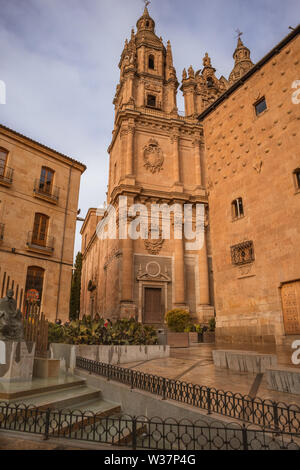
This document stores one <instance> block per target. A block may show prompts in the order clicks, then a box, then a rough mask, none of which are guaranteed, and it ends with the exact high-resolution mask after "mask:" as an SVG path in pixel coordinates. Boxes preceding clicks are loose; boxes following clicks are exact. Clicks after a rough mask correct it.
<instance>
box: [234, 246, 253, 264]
mask: <svg viewBox="0 0 300 470" xmlns="http://www.w3.org/2000/svg"><path fill="white" fill-rule="evenodd" d="M231 259H232V264H234V265H236V266H239V265H242V264H248V263H252V262H253V261H254V246H253V242H252V241H249V242H243V243H240V244H239V245H235V246H232V247H231Z"/></svg>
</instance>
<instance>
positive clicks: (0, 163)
mask: <svg viewBox="0 0 300 470" xmlns="http://www.w3.org/2000/svg"><path fill="white" fill-rule="evenodd" d="M7 155H8V151H7V150H5V149H2V148H0V176H4V172H5V167H6V162H7Z"/></svg>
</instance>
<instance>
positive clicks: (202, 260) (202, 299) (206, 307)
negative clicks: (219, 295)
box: [197, 219, 214, 324]
mask: <svg viewBox="0 0 300 470" xmlns="http://www.w3.org/2000/svg"><path fill="white" fill-rule="evenodd" d="M207 224H208V222H207V219H205V227H204V243H203V247H202V249H201V250H200V251H199V305H198V309H197V315H198V319H199V321H200V322H201V323H206V324H208V322H209V320H210V319H211V318H212V317H213V316H214V307H213V306H212V305H210V294H209V273H208V261H207V243H206V228H207Z"/></svg>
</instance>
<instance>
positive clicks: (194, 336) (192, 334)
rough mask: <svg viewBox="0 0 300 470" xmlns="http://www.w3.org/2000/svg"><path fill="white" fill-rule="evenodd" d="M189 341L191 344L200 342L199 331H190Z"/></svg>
mask: <svg viewBox="0 0 300 470" xmlns="http://www.w3.org/2000/svg"><path fill="white" fill-rule="evenodd" d="M189 343H190V346H193V344H198V343H199V341H198V333H196V332H190V333H189Z"/></svg>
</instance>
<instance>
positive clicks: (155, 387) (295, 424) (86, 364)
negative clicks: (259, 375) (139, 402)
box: [76, 357, 300, 433]
mask: <svg viewBox="0 0 300 470" xmlns="http://www.w3.org/2000/svg"><path fill="white" fill-rule="evenodd" d="M76 366H77V367H78V368H80V369H84V370H87V371H88V372H89V373H93V374H97V375H101V376H103V377H106V378H107V379H108V380H115V381H117V382H120V383H122V384H125V385H128V386H130V387H131V388H132V389H134V388H136V389H139V390H144V391H146V392H149V393H152V394H155V395H159V396H161V397H162V399H163V400H166V399H169V400H175V401H178V402H180V403H184V404H186V405H192V406H195V407H197V408H201V409H203V410H206V411H207V413H208V414H212V413H217V414H220V415H223V416H228V417H230V418H233V419H238V420H241V421H245V422H248V423H253V424H256V425H259V426H262V427H263V428H267V429H274V430H280V431H284V432H293V433H294V432H295V433H299V432H300V407H299V406H298V405H287V404H285V403H278V402H275V401H272V400H263V399H261V398H258V397H255V398H251V397H249V396H248V395H241V394H240V393H233V392H225V391H224V390H217V389H215V388H210V387H206V386H202V385H194V384H191V383H187V382H181V381H180V380H174V379H167V378H165V377H159V376H157V375H152V374H146V373H144V372H140V371H137V370H132V369H125V368H123V367H119V366H115V365H111V364H105V363H101V362H96V361H92V360H90V359H85V358H82V357H77V358H76Z"/></svg>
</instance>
